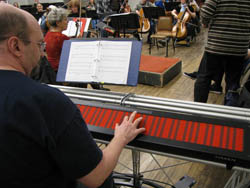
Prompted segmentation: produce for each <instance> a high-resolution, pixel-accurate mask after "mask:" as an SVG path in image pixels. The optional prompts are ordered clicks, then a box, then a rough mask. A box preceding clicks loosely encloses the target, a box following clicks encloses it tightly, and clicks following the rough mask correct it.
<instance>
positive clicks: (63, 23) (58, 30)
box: [45, 8, 107, 90]
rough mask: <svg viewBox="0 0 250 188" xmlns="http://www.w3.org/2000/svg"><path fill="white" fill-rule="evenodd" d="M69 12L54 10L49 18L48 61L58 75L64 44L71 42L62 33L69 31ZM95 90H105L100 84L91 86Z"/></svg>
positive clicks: (46, 36)
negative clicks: (66, 41)
mask: <svg viewBox="0 0 250 188" xmlns="http://www.w3.org/2000/svg"><path fill="white" fill-rule="evenodd" d="M67 15H68V14H67V11H66V10H65V9H63V8H54V9H52V10H51V11H50V12H49V14H48V16H47V19H48V24H49V25H50V28H49V31H48V32H47V34H46V35H45V42H46V52H47V56H48V61H49V62H50V64H51V67H52V68H53V69H54V71H55V72H56V73H57V71H58V66H59V61H60V56H61V51H62V47H63V42H64V41H65V40H69V39H70V38H69V37H68V36H66V35H64V34H62V32H63V31H64V30H66V29H67V26H68V20H67ZM71 86H77V87H84V88H85V87H87V84H80V85H79V84H76V85H74V84H71ZM91 86H92V88H93V89H105V90H107V89H106V88H102V87H101V86H100V85H99V84H91Z"/></svg>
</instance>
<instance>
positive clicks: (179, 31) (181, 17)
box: [172, 6, 191, 38]
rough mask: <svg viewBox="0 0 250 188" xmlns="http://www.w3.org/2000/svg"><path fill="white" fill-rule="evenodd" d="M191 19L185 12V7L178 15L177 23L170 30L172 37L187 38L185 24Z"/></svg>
mask: <svg viewBox="0 0 250 188" xmlns="http://www.w3.org/2000/svg"><path fill="white" fill-rule="evenodd" d="M190 19H191V15H190V14H189V13H188V12H187V6H186V7H185V9H184V11H183V12H180V13H179V14H178V21H177V23H176V24H175V25H174V27H173V29H172V33H173V36H175V37H176V38H185V37H187V26H186V23H187V22H189V21H190Z"/></svg>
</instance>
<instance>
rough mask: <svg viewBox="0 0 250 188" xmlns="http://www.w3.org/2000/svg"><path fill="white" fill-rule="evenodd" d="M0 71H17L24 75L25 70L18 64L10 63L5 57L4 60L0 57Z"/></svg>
mask: <svg viewBox="0 0 250 188" xmlns="http://www.w3.org/2000/svg"><path fill="white" fill-rule="evenodd" d="M7 63H8V64H7ZM0 70H11V71H17V72H21V73H23V74H25V75H26V72H25V70H24V69H23V67H22V66H21V65H20V64H19V63H11V60H10V59H9V58H7V57H6V58H4V57H1V56H0Z"/></svg>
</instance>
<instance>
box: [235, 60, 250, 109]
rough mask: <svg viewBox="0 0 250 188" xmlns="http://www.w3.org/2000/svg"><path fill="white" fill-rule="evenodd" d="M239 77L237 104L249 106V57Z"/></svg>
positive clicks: (244, 106)
mask: <svg viewBox="0 0 250 188" xmlns="http://www.w3.org/2000/svg"><path fill="white" fill-rule="evenodd" d="M243 70H244V71H243V74H242V76H241V79H240V89H239V100H238V106H239V107H243V108H250V59H249V60H248V61H247V62H246V64H245V68H244V69H243Z"/></svg>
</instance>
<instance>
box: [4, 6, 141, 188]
mask: <svg viewBox="0 0 250 188" xmlns="http://www.w3.org/2000/svg"><path fill="white" fill-rule="evenodd" d="M0 28H1V30H0V80H1V82H0V90H1V92H0V114H1V115H0V184H1V187H6V188H7V187H8V188H23V187H24V188H75V187H76V186H77V182H81V183H82V184H84V185H85V186H87V187H100V186H101V187H105V186H106V187H112V185H111V184H110V185H109V184H105V183H104V182H105V180H106V178H107V177H108V176H109V175H110V174H111V172H112V170H113V168H114V167H115V165H116V163H117V161H118V157H119V155H120V153H121V151H122V149H123V147H124V146H125V145H126V144H127V143H128V142H130V141H131V140H132V139H134V138H135V137H136V136H137V135H138V134H139V133H141V132H143V131H144V128H137V125H138V124H139V122H140V121H141V118H138V119H136V120H134V119H135V115H136V112H134V113H132V115H131V116H130V117H125V118H124V120H123V122H122V123H121V125H116V129H115V133H114V135H115V136H114V138H113V140H112V141H111V142H110V144H109V145H108V146H107V147H106V148H105V149H104V150H103V151H101V150H100V149H99V148H98V147H97V145H96V143H95V142H94V141H93V139H92V137H91V135H90V133H89V131H88V129H87V126H86V124H85V122H84V120H83V119H82V117H81V114H80V112H79V110H78V109H77V108H76V106H75V105H74V104H73V103H72V102H71V101H70V100H69V98H67V97H66V96H65V95H64V94H63V93H62V92H60V91H59V90H57V89H54V88H51V87H48V86H46V85H41V84H39V83H37V82H34V81H32V80H31V79H29V78H28V75H29V74H30V72H31V70H32V69H33V68H34V67H35V66H36V65H37V62H38V60H39V59H40V57H41V56H42V55H43V51H44V42H43V34H42V32H41V30H40V27H39V25H38V24H37V21H36V20H35V18H34V17H33V16H31V15H30V14H29V13H27V12H24V11H22V10H20V9H17V8H15V7H13V6H10V5H7V4H5V3H0ZM103 183H104V184H103ZM111 183H112V182H111Z"/></svg>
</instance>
